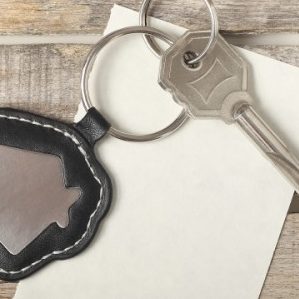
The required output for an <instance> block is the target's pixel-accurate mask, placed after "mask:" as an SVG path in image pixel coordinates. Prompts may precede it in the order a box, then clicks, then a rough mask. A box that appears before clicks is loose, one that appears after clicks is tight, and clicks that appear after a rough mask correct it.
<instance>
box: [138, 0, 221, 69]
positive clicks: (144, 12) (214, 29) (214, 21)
mask: <svg viewBox="0 0 299 299" xmlns="http://www.w3.org/2000/svg"><path fill="white" fill-rule="evenodd" d="M204 2H205V4H206V6H207V8H208V11H209V14H210V18H211V34H210V38H209V41H208V43H207V45H206V47H205V48H204V50H203V51H202V52H201V53H200V54H198V53H196V57H195V58H193V59H189V60H186V63H187V64H188V65H194V64H198V63H199V62H200V60H201V59H202V58H204V57H205V56H206V55H207V54H208V53H209V52H210V50H212V49H213V47H214V45H215V43H216V40H217V36H218V31H219V23H218V17H217V12H216V9H215V6H214V4H213V2H212V0H204ZM150 3H151V0H144V1H143V2H142V4H141V8H140V11H139V24H140V26H147V25H148V22H147V18H148V10H149V7H150ZM144 40H145V43H146V44H147V46H148V47H149V48H150V49H151V51H152V52H153V53H154V54H155V55H156V56H158V57H160V56H161V55H162V53H163V52H164V51H163V49H162V48H161V47H160V46H159V45H158V43H157V42H156V41H155V40H154V39H153V37H152V36H149V35H144Z"/></svg>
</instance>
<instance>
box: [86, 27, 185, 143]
mask: <svg viewBox="0 0 299 299" xmlns="http://www.w3.org/2000/svg"><path fill="white" fill-rule="evenodd" d="M134 33H142V34H148V35H150V36H155V37H156V38H159V39H161V40H163V41H164V42H166V43H168V44H169V45H172V44H173V42H174V40H173V38H172V37H170V36H169V35H168V34H166V33H163V32H162V31H160V30H158V29H154V28H151V27H142V26H133V27H125V28H122V29H120V30H116V31H114V32H112V33H110V34H108V35H106V36H104V37H103V38H102V39H101V40H100V41H99V42H98V43H97V44H96V45H95V46H94V47H93V48H92V50H91V51H90V52H89V54H88V56H87V58H86V61H85V64H84V66H83V69H82V74H81V95H82V103H83V107H84V109H85V110H86V111H87V110H89V109H90V108H92V107H93V104H92V102H91V99H90V96H89V91H88V80H89V75H90V72H91V70H92V67H93V64H94V62H95V59H96V56H97V55H98V53H99V52H100V51H101V50H102V49H103V47H104V46H106V45H107V44H108V43H109V42H110V41H112V40H114V39H116V38H118V37H121V36H124V35H128V34H134ZM187 119H188V115H187V112H186V110H185V109H183V110H182V111H181V113H180V114H179V116H178V117H177V118H176V119H175V120H174V121H173V122H172V123H171V124H170V125H168V126H167V127H166V128H164V129H162V130H159V131H157V132H154V133H150V134H145V135H134V134H130V133H126V132H124V131H121V130H118V129H115V128H114V127H113V126H111V128H110V129H109V132H108V133H109V134H110V135H112V136H114V137H116V138H119V139H122V140H125V141H135V142H143V141H151V140H156V139H159V138H162V137H166V136H168V135H170V134H171V133H173V132H174V131H175V130H177V129H178V128H179V127H180V126H181V125H182V124H183V123H184V122H185V121H186V120H187Z"/></svg>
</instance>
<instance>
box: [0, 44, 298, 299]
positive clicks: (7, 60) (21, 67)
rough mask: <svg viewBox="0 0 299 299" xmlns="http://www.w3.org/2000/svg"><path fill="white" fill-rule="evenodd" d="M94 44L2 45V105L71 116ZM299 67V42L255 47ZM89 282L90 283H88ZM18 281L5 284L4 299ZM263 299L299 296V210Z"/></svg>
mask: <svg viewBox="0 0 299 299" xmlns="http://www.w3.org/2000/svg"><path fill="white" fill-rule="evenodd" d="M89 49H90V46H89V45H60V44H58V45H56V44H51V45H14V46H0V76H1V80H0V104H1V106H10V107H15V108H20V109H25V110H29V111H33V112H37V113H41V114H43V115H48V116H51V117H54V118H58V119H64V120H66V121H71V120H72V118H73V116H74V114H75V112H76V109H77V105H78V103H79V100H80V86H79V83H80V72H81V67H82V65H83V62H84V59H85V57H86V54H87V52H88V51H89ZM250 49H251V50H253V51H256V52H258V53H262V54H264V55H268V56H270V57H273V58H276V59H279V60H281V61H284V62H288V63H291V64H293V65H296V66H299V47H290V46H261V47H254V48H250ZM82 287H84V286H82ZM14 291H15V284H12V283H4V282H2V283H1V284H0V299H4V298H6V299H7V298H12V296H13V294H14ZM261 298H262V299H270V298H271V299H276V298H277V299H278V298H286V299H297V298H299V214H294V215H289V216H288V218H287V221H286V224H285V228H284V230H283V232H282V236H281V239H280V242H279V244H278V247H277V250H276V254H275V256H274V259H273V263H272V266H271V268H270V271H269V275H268V277H267V280H266V283H265V287H264V289H263V291H262V294H261Z"/></svg>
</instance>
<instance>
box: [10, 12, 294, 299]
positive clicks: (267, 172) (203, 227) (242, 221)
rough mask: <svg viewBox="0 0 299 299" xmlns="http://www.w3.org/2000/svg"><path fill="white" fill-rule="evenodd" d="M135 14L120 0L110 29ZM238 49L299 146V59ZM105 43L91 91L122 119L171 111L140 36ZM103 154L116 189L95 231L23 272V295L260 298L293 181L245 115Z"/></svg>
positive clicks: (112, 144) (153, 124)
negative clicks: (249, 130) (82, 245)
mask: <svg viewBox="0 0 299 299" xmlns="http://www.w3.org/2000/svg"><path fill="white" fill-rule="evenodd" d="M154 22H155V24H154V25H155V26H157V27H160V28H163V29H167V30H168V31H171V32H173V33H174V34H179V33H181V32H182V31H183V30H184V29H182V28H179V27H177V26H174V25H171V24H167V23H165V22H161V21H158V20H155V21H154ZM137 23H138V16H137V13H136V12H133V11H130V10H128V9H125V8H122V7H119V6H115V7H114V8H113V10H112V15H111V18H110V21H109V24H108V29H107V31H111V30H114V29H116V28H121V27H123V26H127V25H134V24H137ZM240 51H241V52H242V54H243V56H244V58H246V60H247V61H248V63H249V64H250V65H251V66H252V74H251V78H250V80H251V84H252V85H254V86H255V89H254V90H255V91H254V95H255V97H256V98H257V99H259V100H260V101H261V102H260V103H258V105H259V107H260V108H261V109H262V110H263V111H266V113H263V115H266V117H267V118H268V119H271V120H273V123H275V128H278V130H277V131H278V132H279V133H280V135H281V136H282V137H283V139H284V140H286V141H287V142H289V143H291V146H292V147H293V148H294V149H295V150H296V149H299V138H297V140H296V139H295V138H294V137H296V136H297V134H296V133H297V132H298V131H299V119H298V117H297V113H298V108H299V103H298V94H299V85H298V82H299V69H298V68H296V67H293V66H290V65H287V64H284V63H281V62H278V61H275V60H272V59H269V58H266V57H263V56H261V55H258V54H255V53H251V52H249V51H246V50H240ZM104 52H105V53H104V54H105V56H104V58H103V57H100V59H99V60H98V62H97V67H96V70H95V71H93V72H92V79H91V87H92V86H93V88H91V89H92V98H93V101H94V102H98V103H100V106H103V109H104V112H106V113H107V114H109V115H110V116H111V115H112V116H113V117H111V120H112V121H117V123H118V124H121V126H125V127H126V128H128V129H132V128H135V131H136V128H138V130H137V132H142V131H144V130H146V131H148V130H150V129H153V128H157V127H160V126H161V125H163V124H165V122H166V121H167V122H168V121H169V120H171V119H172V118H173V116H174V115H175V114H176V113H177V112H178V110H179V108H178V107H177V106H176V105H175V104H174V103H173V101H172V99H171V97H170V96H169V95H168V94H167V93H166V92H164V91H162V89H161V88H160V87H159V86H158V84H157V83H156V82H157V71H158V65H159V61H158V59H157V58H155V57H154V56H153V55H152V54H151V53H150V52H149V51H148V50H147V48H145V46H144V43H143V40H142V39H141V37H136V36H134V37H130V38H123V40H120V41H118V42H117V44H114V45H113V47H108V49H107V50H106V51H104ZM108 52H109V53H108ZM107 54H109V55H107ZM104 107H105V108H104ZM80 109H81V111H79V112H80V113H81V114H82V113H83V110H82V108H80ZM136 111H138V112H137V113H136ZM80 113H79V114H80ZM97 153H98V157H99V159H100V160H101V161H102V162H103V163H104V165H105V166H106V168H107V170H108V171H109V173H110V174H111V176H112V178H113V182H114V188H115V189H114V202H113V205H112V208H111V211H110V213H109V214H108V216H107V217H106V220H105V221H104V223H103V225H102V226H101V229H100V230H99V232H98V234H97V236H96V238H95V240H94V241H93V242H92V244H91V245H90V247H89V248H88V249H87V250H85V251H84V253H82V254H80V255H79V256H77V257H75V258H72V259H69V260H66V261H59V262H55V263H52V264H51V265H49V266H47V267H46V268H45V269H44V270H42V271H40V272H39V273H38V274H36V275H34V276H32V277H30V278H28V279H26V280H24V281H22V282H21V283H20V284H19V286H18V289H17V294H16V297H15V298H17V299H25V298H26V299H28V298H30V299H40V298H43V299H53V298H55V299H59V298H72V299H81V298H82V299H83V298H84V299H85V298H89V299H93V298H102V299H112V298H113V299H116V298H117V299H118V298H126V299H127V298H128V299H137V298H138V299H152V298H155V299H159V298H161V299H162V298H163V299H165V298H172V299H182V298H188V299H192V298H203V299H240V298H242V299H256V298H258V296H259V293H260V290H261V288H262V285H263V281H264V278H265V275H266V273H267V269H268V267H269V264H270V261H271V258H272V254H273V251H274V249H275V245H276V242H277V240H278V237H279V234H280V231H281V228H282V225H283V222H284V219H285V215H286V213H287V210H288V206H289V204H290V201H291V197H292V194H293V188H292V187H291V186H289V184H288V183H287V182H286V181H285V180H284V178H283V177H281V175H280V174H279V173H278V172H277V171H276V170H275V169H274V168H273V166H272V165H271V163H270V162H268V161H267V160H266V159H265V158H264V157H263V156H262V155H261V154H260V152H259V151H258V150H257V148H256V147H255V146H254V145H253V144H252V143H251V142H250V141H249V140H248V139H247V137H246V136H245V135H243V134H242V132H241V131H240V130H239V129H238V128H237V127H236V126H234V125H232V126H227V125H225V124H224V123H222V122H221V121H215V120H198V121H189V122H188V123H187V124H186V125H185V126H183V127H182V128H181V129H180V130H179V131H178V132H176V133H175V134H173V135H172V136H170V137H168V138H166V139H164V140H161V141H157V142H149V143H144V144H136V143H128V142H123V141H120V140H116V139H114V138H111V137H108V138H106V139H105V140H103V142H100V144H99V146H98V148H97Z"/></svg>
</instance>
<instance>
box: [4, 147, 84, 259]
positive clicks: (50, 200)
mask: <svg viewBox="0 0 299 299" xmlns="http://www.w3.org/2000/svg"><path fill="white" fill-rule="evenodd" d="M80 194H81V190H80V188H66V187H65V179H64V170H63V165H62V161H61V160H60V158H59V157H57V156H54V155H50V154H44V153H39V152H32V151H27V150H23V149H18V148H12V147H8V146H3V145H0V242H1V243H2V244H3V245H4V246H5V248H6V249H7V250H8V251H9V252H10V253H12V254H14V255H16V254H18V253H19V252H20V251H22V249H24V248H25V247H26V246H27V245H28V244H30V243H31V242H32V241H33V240H34V239H35V238H36V237H37V236H38V235H39V234H40V233H41V232H42V231H43V230H45V229H46V228H47V227H48V226H49V225H50V224H51V223H54V222H56V223H57V225H59V226H60V227H62V228H64V227H66V226H67V225H68V223H69V215H68V211H69V208H70V206H71V205H72V204H73V203H74V202H76V201H77V200H78V199H79V197H80Z"/></svg>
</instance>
